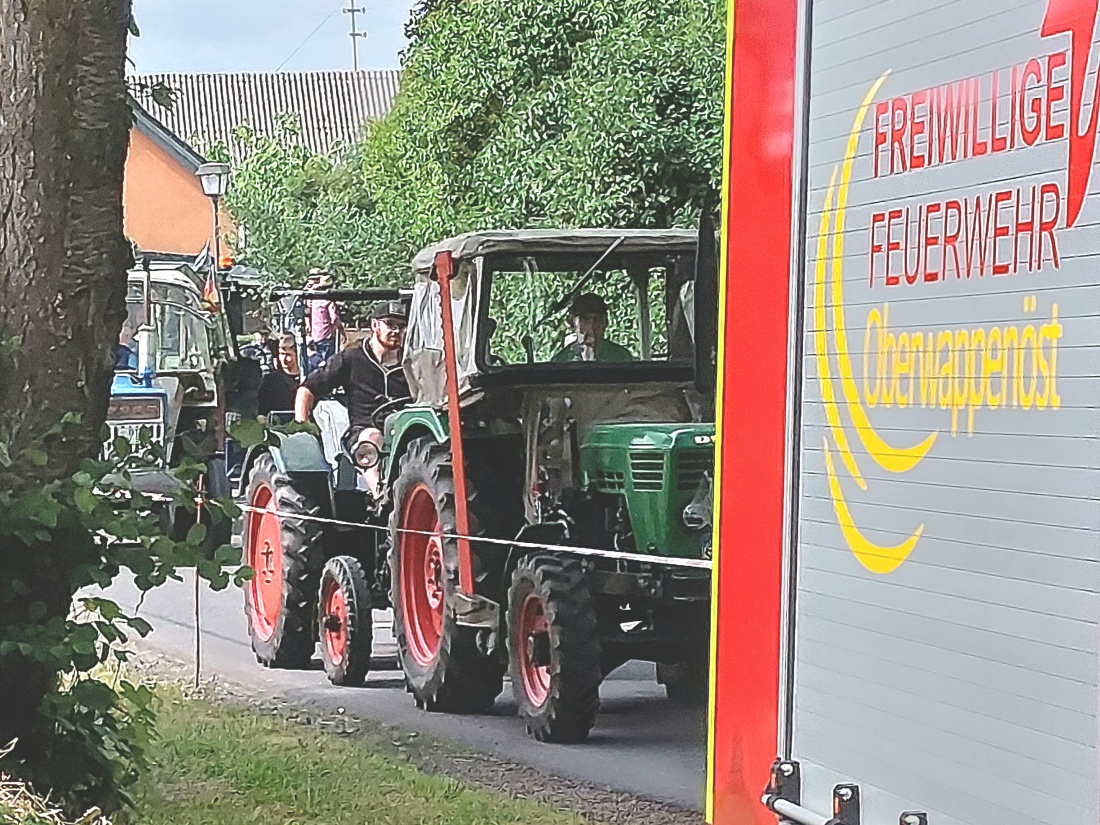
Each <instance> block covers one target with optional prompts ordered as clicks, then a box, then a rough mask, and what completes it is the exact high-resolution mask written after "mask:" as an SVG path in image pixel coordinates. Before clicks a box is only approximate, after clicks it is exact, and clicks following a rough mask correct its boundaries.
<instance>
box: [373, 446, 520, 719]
mask: <svg viewBox="0 0 1100 825" xmlns="http://www.w3.org/2000/svg"><path fill="white" fill-rule="evenodd" d="M467 494H468V496H467V497H468V500H469V501H470V504H471V508H473V506H474V502H475V501H476V498H477V497H476V494H475V493H474V491H473V489H472V488H471V489H469V490H468V491H467ZM393 503H394V506H393V513H392V515H391V517H390V538H389V543H390V547H389V564H390V574H391V575H390V603H391V605H392V606H393V627H394V635H395V636H396V637H397V648H398V654H399V656H400V658H401V667H402V670H404V673H405V684H406V686H407V688H408V690H409V692H410V693H412V694H413V697H414V698H415V700H416V703H417V705H418V706H419V707H421V708H422V709H424V710H428V711H435V712H443V713H480V712H482V711H485V710H488V709H489V708H490V707H492V706H493V703H494V702H495V701H496V698H497V696H499V695H500V692H501V690H503V687H504V684H503V678H504V668H503V666H502V664H501V662H500V660H499V659H498V658H497V657H495V656H492V655H486V654H485V653H483V652H482V651H481V650H480V649H479V647H478V644H477V635H476V634H477V631H476V629H474V628H469V627H461V626H459V625H458V623H457V622H456V620H455V611H454V610H453V609H452V606H453V604H454V601H455V599H456V598H457V588H458V542H457V541H456V540H455V539H454V538H447V536H453V535H454V534H455V532H456V520H455V493H454V480H453V476H452V469H451V455H450V452H449V451H448V450H447V449H446V448H445V447H443V446H440V445H438V444H436V443H435V441H434V440H432V439H429V438H419V439H416V440H415V441H413V442H412V443H411V444H409V446H408V449H407V451H406V452H405V454H404V455H403V456H402V457H401V465H400V471H399V473H398V477H397V480H396V482H395V483H394V486H393ZM470 530H471V533H472V534H473V535H475V536H476V535H481V533H480V532H479V529H478V522H477V519H476V515H475V514H474V513H473V512H471V513H470Z"/></svg>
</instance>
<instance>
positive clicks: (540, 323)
mask: <svg viewBox="0 0 1100 825" xmlns="http://www.w3.org/2000/svg"><path fill="white" fill-rule="evenodd" d="M698 249H699V235H698V234H697V233H696V232H694V231H688V230H603V229H600V230H594V229H592V230H567V231H546V230H526V231H511V232H482V233H473V234H469V235H463V236H460V237H458V238H454V239H450V240H447V241H444V242H442V243H440V244H437V245H435V246H433V247H430V248H428V249H426V250H424V252H422V253H421V254H420V255H419V256H417V258H416V259H415V261H414V264H413V268H414V271H415V285H414V290H413V298H412V305H411V309H410V317H409V333H408V340H407V344H406V373H407V375H408V377H409V381H410V387H411V388H412V391H413V394H414V397H415V400H416V402H418V404H419V405H422V406H428V407H436V408H438V407H439V406H440V405H441V404H442V402H443V399H444V397H445V396H446V386H445V378H444V372H445V371H444V369H443V346H442V336H443V334H444V331H443V323H442V319H441V317H440V315H441V308H440V307H441V305H440V287H439V283H438V278H437V277H436V269H435V267H436V261H437V258H438V256H439V255H440V253H445V254H448V255H449V256H450V258H451V260H452V262H453V263H452V266H453V275H452V278H451V281H450V292H451V308H452V313H451V315H452V323H453V327H454V350H455V360H456V367H457V369H456V372H457V381H458V387H459V393H460V395H461V403H462V406H463V408H464V415H463V418H464V431H468V433H469V435H468V438H469V442H470V445H471V446H470V448H469V449H470V451H471V452H472V453H475V454H481V453H483V455H482V457H481V460H483V461H484V462H486V464H487V465H488V466H489V467H490V468H491V470H492V472H491V474H492V475H494V476H496V477H498V478H508V479H510V480H511V481H512V482H514V483H511V484H509V485H507V490H508V492H507V494H506V498H507V499H508V503H509V507H510V508H511V509H510V516H511V517H512V518H514V519H516V520H517V521H518V520H520V519H521V520H522V522H526V523H527V524H532V525H533V524H538V523H540V522H542V521H544V520H546V519H547V518H550V517H551V514H553V513H555V512H557V511H558V510H560V508H561V507H563V506H567V508H581V509H584V508H591V509H592V510H593V515H598V518H597V519H596V522H598V523H599V524H600V527H598V528H597V527H595V526H593V525H594V524H595V522H593V520H592V519H586V520H584V521H583V522H580V524H583V525H584V526H583V527H579V528H578V529H580V530H582V531H583V532H585V533H587V534H588V535H587V536H586V538H587V539H588V540H589V541H591V542H596V543H598V544H599V545H601V546H606V547H607V548H609V549H610V548H619V549H630V550H631V551H635V550H636V551H638V552H641V553H651V554H654V555H657V556H699V555H702V554H704V553H706V552H709V541H710V538H709V534H710V530H709V527H710V518H709V510H708V508H709V505H710V483H711V470H710V467H711V463H712V461H713V436H714V423H713V421H714V419H713V401H712V397H711V396H710V395H709V393H708V392H706V390H705V388H702V389H701V388H700V386H699V383H698V382H697V380H696V378H697V365H696V351H697V344H696V333H695V327H696V311H695V305H696V301H695V296H696V292H697V289H696V280H697V270H698V269H699V267H697V252H698ZM711 289H712V287H711V286H710V285H709V284H708V285H704V287H703V290H702V291H703V292H707V293H709V292H710V290H711ZM593 327H595V328H594V329H593ZM705 346H706V344H705V343H704V347H705ZM417 414H418V413H417V407H416V406H414V407H411V408H410V409H409V410H408V411H407V412H405V413H402V414H400V416H398V419H400V417H401V416H406V417H407V416H416V415H417ZM467 419H468V420H469V424H467V422H466V420H467ZM397 429H399V428H397V427H391V428H390V431H391V432H392V433H393V434H395V435H396V433H397ZM481 445H484V447H481ZM504 445H507V447H506V448H504ZM394 452H400V449H399V447H398V446H397V445H395V447H394ZM567 500H568V502H569V504H568V505H566V501H567ZM693 505H694V506H693ZM689 507H691V509H692V514H691V515H690V516H689V517H687V516H685V511H686V510H687V509H688V508H689Z"/></svg>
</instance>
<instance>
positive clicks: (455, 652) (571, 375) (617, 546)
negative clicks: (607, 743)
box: [245, 230, 717, 742]
mask: <svg viewBox="0 0 1100 825" xmlns="http://www.w3.org/2000/svg"><path fill="white" fill-rule="evenodd" d="M699 237H700V238H705V237H706V234H705V233H704V234H703V235H700V236H699ZM705 247H706V248H704V249H703V250H702V253H703V254H699V252H700V245H699V241H698V240H697V236H696V234H695V233H694V232H688V231H676V230H661V231H657V230H574V231H543V230H526V231H508V232H503V231H502V232H481V233H474V234H469V235H463V236H460V237H457V238H452V239H450V240H447V241H444V242H442V243H440V244H437V245H435V246H433V247H430V248H429V249H426V250H424V251H423V252H422V253H420V254H419V255H418V256H417V257H416V259H415V260H414V262H413V270H414V284H413V289H412V296H411V303H410V309H409V331H408V338H407V341H406V348H405V373H406V376H407V378H408V380H409V385H410V388H411V391H412V394H413V398H411V399H409V400H407V401H405V402H401V403H397V404H393V405H392V406H391V408H390V409H384V410H380V411H379V415H378V418H377V420H378V423H379V424H380V425H381V428H382V429H383V433H384V439H385V442H384V448H383V451H382V455H381V457H380V460H381V461H382V462H383V465H382V467H383V474H384V478H385V479H386V481H387V484H386V493H385V495H383V496H382V498H381V500H379V501H374V500H373V499H369V498H368V497H366V496H364V495H362V494H359V495H358V497H356V496H355V495H352V496H351V497H350V498H349V497H348V495H347V493H348V490H346V489H345V490H343V491H341V490H340V489H339V483H338V481H337V475H338V474H337V472H336V467H337V465H338V464H340V463H341V462H343V464H344V465H347V463H348V462H349V461H351V462H354V460H355V458H353V457H350V456H347V455H344V456H342V457H341V456H336V455H328V456H326V455H325V454H324V449H323V447H324V442H326V441H328V442H332V443H334V442H333V439H332V438H331V437H330V438H326V437H324V436H323V437H322V438H321V439H317V438H315V437H313V436H310V435H309V434H307V433H299V434H296V435H293V436H286V437H284V444H283V446H282V447H276V448H265V449H269V450H270V449H274V451H275V452H276V453H278V455H276V456H267V457H264V456H254V457H252V459H251V465H252V468H253V469H252V478H253V484H252V486H251V487H250V489H249V491H248V498H249V499H250V503H251V505H252V506H251V508H250V509H249V512H248V518H249V519H250V520H252V522H253V528H252V529H248V528H246V530H245V552H246V555H247V558H249V559H254V563H253V566H257V565H258V567H257V569H258V570H259V574H258V576H257V580H258V581H259V582H260V584H258V585H253V586H252V590H253V591H255V590H256V589H257V588H258V587H261V588H262V586H263V582H264V581H265V578H264V576H265V573H266V574H267V578H266V581H268V585H267V587H268V590H267V591H266V593H264V594H261V598H260V600H259V602H258V603H257V604H254V605H253V606H252V607H251V608H250V611H251V612H256V611H257V609H258V610H259V612H260V613H263V612H264V600H265V599H266V604H267V608H268V609H267V612H266V614H264V615H265V616H266V620H265V621H266V623H267V625H268V626H269V627H270V628H274V627H276V626H279V627H281V626H282V625H283V624H285V625H286V626H290V627H293V628H297V629H298V630H297V632H296V634H291V635H292V636H294V637H295V639H296V641H294V640H292V641H291V645H290V646H291V647H294V645H296V647H294V649H293V650H290V648H288V651H287V652H288V655H287V656H286V657H285V661H293V662H294V663H295V664H296V665H304V664H307V663H308V654H309V653H311V652H312V645H313V642H314V641H315V640H316V641H319V642H320V643H321V644H320V647H321V654H322V659H323V660H324V662H325V666H326V670H327V671H328V673H329V677H330V679H333V681H336V682H338V683H349V682H356V681H362V679H363V678H364V676H365V674H366V670H367V668H368V667H369V656H370V626H369V622H370V608H371V607H372V606H373V607H382V606H385V605H387V604H388V605H389V606H392V608H393V613H394V633H395V636H396V638H397V642H398V648H399V653H400V659H401V665H402V668H403V670H404V673H405V678H406V684H407V687H408V689H409V691H410V692H411V693H412V694H413V696H414V697H415V699H416V701H417V703H418V704H419V705H420V706H421V707H423V708H425V709H428V710H437V711H446V712H459V713H462V712H466V713H470V712H480V711H484V710H486V709H488V708H489V707H490V706H492V704H493V703H494V701H495V700H496V698H497V696H498V695H499V694H500V693H501V691H502V689H503V680H504V676H505V674H508V675H509V676H510V681H511V685H512V690H513V693H514V694H515V698H516V701H517V703H518V706H519V710H520V713H521V715H522V716H523V718H524V720H525V722H526V725H527V728H528V730H529V732H530V733H531V734H532V735H534V736H535V737H536V738H538V739H540V740H543V741H551V742H579V741H583V740H584V739H585V738H586V737H587V736H588V734H589V732H590V731H591V729H592V727H593V725H594V724H595V721H596V715H597V712H598V709H599V688H600V684H601V682H602V681H603V679H604V677H605V676H607V675H608V674H609V673H610V672H611V671H612V670H614V669H615V668H617V667H618V666H619V665H621V664H623V663H625V662H627V661H629V660H633V659H640V660H648V661H653V662H656V663H657V668H658V670H657V672H658V678H659V679H660V680H661V681H662V682H663V683H664V684H665V685H666V689H667V691H668V695H669V698H670V699H671V700H673V701H676V702H682V703H701V702H702V701H703V700H704V698H705V693H706V668H707V659H708V651H709V640H708V627H709V620H710V607H709V603H710V561H709V559H710V540H711V510H712V500H711V498H712V492H711V490H712V473H713V471H712V468H713V463H714V432H715V430H714V423H713V422H714V418H713V392H712V384H713V380H712V379H713V370H712V366H713V364H712V353H713V343H714V332H713V330H714V329H715V328H716V321H715V318H714V310H713V307H714V306H716V303H717V302H716V298H715V293H716V285H715V283H714V273H715V272H716V271H717V267H716V266H715V265H714V260H713V259H714V255H713V251H712V248H711V247H712V244H706V245H705ZM593 295H595V296H599V298H600V299H602V300H600V301H599V303H600V304H601V306H604V307H606V308H607V326H606V332H605V333H604V337H603V340H605V341H612V342H614V344H611V345H601V346H596V347H594V348H593V347H591V346H589V347H587V348H586V346H585V341H584V340H583V339H582V337H581V336H580V335H578V334H577V332H578V329H579V326H578V327H574V328H573V329H572V338H571V337H570V336H571V330H570V320H569V317H568V315H567V310H568V309H569V307H571V306H574V305H576V303H577V300H578V296H586V297H585V299H586V300H588V301H589V302H591V301H592V300H593ZM697 308H698V309H699V310H703V311H702V312H699V313H698V317H697ZM697 331H698V332H697ZM697 337H698V338H699V339H700V340H696V339H697ZM608 347H613V349H614V352H615V353H616V359H617V360H615V361H613V362H612V361H607V360H600V358H601V352H607V351H609V349H608ZM586 359H587V360H586ZM593 359H594V360H593ZM324 429H325V428H324V426H322V430H324ZM307 439H311V442H310V441H307ZM311 450H312V451H311ZM330 452H331V450H330ZM370 460H379V459H378V458H377V457H371V458H370ZM321 473H327V476H324V477H322V476H321ZM364 501H366V502H367V503H366V504H365V505H364V503H363V502H364ZM284 507H289V508H290V510H291V511H289V512H283V510H284ZM353 513H354V515H353ZM315 518H319V519H326V520H327V521H325V522H324V523H322V521H319V520H314V519H315ZM265 525H266V526H265ZM357 528H358V529H357ZM250 535H251V536H252V538H251V539H250ZM250 542H251V545H252V547H251V549H250V546H249V545H250ZM272 558H274V559H275V561H276V563H275V564H272V563H271V559H272ZM250 599H253V600H255V597H253V596H250ZM275 608H277V609H275ZM250 624H253V625H254V624H255V622H252V623H250ZM307 628H312V629H313V632H312V633H308V632H306V629H307ZM261 629H263V628H261ZM253 639H254V647H256V648H257V652H258V653H262V654H263V655H261V659H264V658H265V657H266V661H267V663H269V664H279V663H282V662H284V659H281V658H280V656H281V653H282V652H281V651H279V650H274V651H273V650H272V649H271V644H270V638H269V639H268V640H267V641H265V640H263V639H259V640H258V641H259V643H258V644H257V632H256V628H253ZM349 673H350V678H349Z"/></svg>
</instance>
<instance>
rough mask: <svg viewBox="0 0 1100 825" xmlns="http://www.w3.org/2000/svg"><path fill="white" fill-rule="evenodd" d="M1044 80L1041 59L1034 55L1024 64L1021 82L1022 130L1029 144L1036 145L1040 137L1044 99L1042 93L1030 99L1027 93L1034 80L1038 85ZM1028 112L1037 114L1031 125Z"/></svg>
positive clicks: (1025, 141) (1025, 140)
mask: <svg viewBox="0 0 1100 825" xmlns="http://www.w3.org/2000/svg"><path fill="white" fill-rule="evenodd" d="M1042 80H1043V70H1042V69H1041V68H1040V66H1039V61H1038V60H1036V59H1035V58H1034V57H1033V58H1031V60H1029V61H1027V65H1026V66H1024V76H1023V79H1022V81H1021V83H1020V132H1021V133H1022V134H1023V136H1024V143H1026V144H1027V145H1028V146H1034V145H1035V141H1037V140H1038V139H1039V131H1040V129H1042V127H1043V100H1042V95H1041V94H1038V95H1036V96H1035V97H1033V98H1031V100H1030V101H1028V99H1027V94H1028V91H1030V88H1031V84H1032V82H1034V85H1035V86H1038V85H1039V84H1040V83H1041V82H1042ZM1028 112H1031V114H1032V115H1034V116H1035V119H1034V120H1033V121H1032V122H1031V125H1028V117H1027V115H1028Z"/></svg>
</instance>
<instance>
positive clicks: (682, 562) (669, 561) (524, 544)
mask: <svg viewBox="0 0 1100 825" xmlns="http://www.w3.org/2000/svg"><path fill="white" fill-rule="evenodd" d="M241 509H242V510H244V511H245V512H247V513H266V514H270V515H274V516H279V515H280V514H279V511H278V510H271V509H268V508H266V507H253V506H251V505H245V506H244V507H242V508H241ZM285 517H286V518H289V519H298V520H299V521H312V522H315V523H317V524H331V525H332V526H334V527H351V528H353V529H357V530H376V531H378V532H381V533H388V532H389V528H388V527H382V526H381V525H377V524H358V523H356V522H352V521H340V520H339V519H331V518H322V517H321V516H308V515H300V514H298V513H295V514H294V515H290V514H287V515H286V516H285ZM397 532H399V533H407V534H409V535H417V536H434V535H437V534H436V533H432V532H430V531H428V530H408V529H405V528H399V529H398V531H397ZM440 538H448V539H461V538H465V539H466V540H467V541H476V542H478V543H480V544H496V545H500V546H502V547H515V548H518V549H520V550H552V551H554V552H557V553H568V554H571V555H574V556H596V557H599V558H605V559H619V560H622V561H634V562H641V563H643V564H659V565H662V566H665V567H686V568H691V569H694V570H710V569H711V567H712V565H711V562H710V560H709V559H681V558H675V557H671V556H647V555H644V554H642V553H624V552H623V551H621V550H594V549H590V548H588V547H573V546H572V545H564V544H535V543H533V542H529V541H512V540H509V539H491V538H486V537H484V536H459V535H456V534H453V533H447V534H441V535H440Z"/></svg>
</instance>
